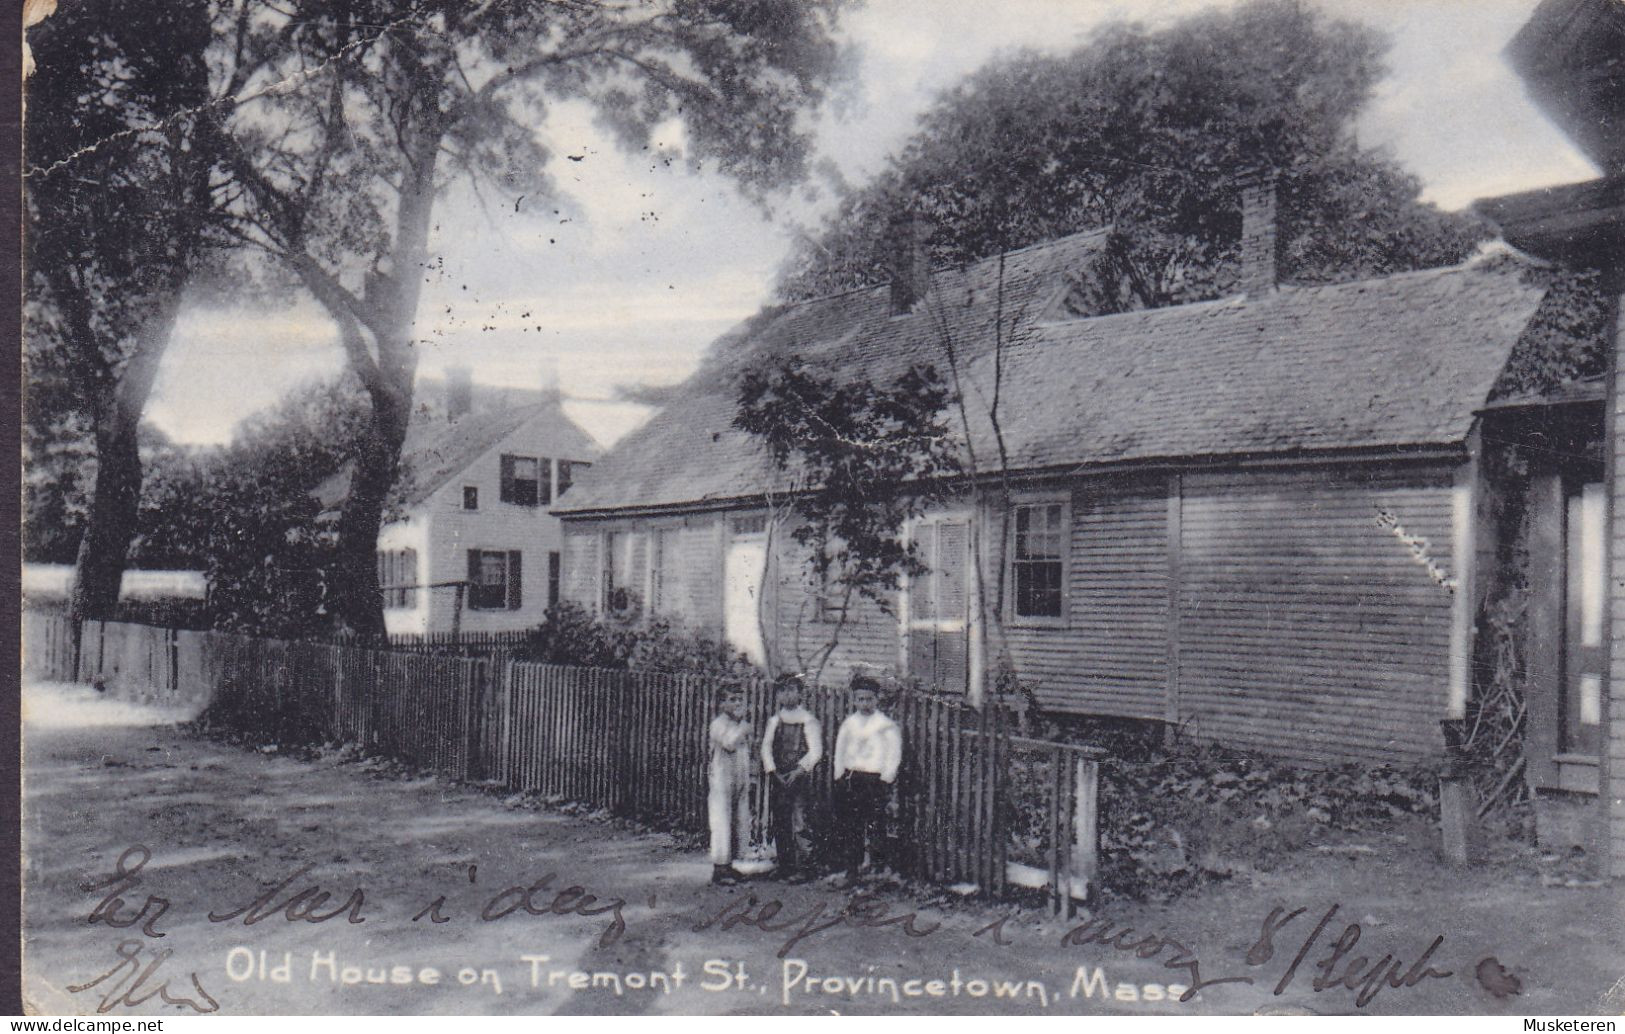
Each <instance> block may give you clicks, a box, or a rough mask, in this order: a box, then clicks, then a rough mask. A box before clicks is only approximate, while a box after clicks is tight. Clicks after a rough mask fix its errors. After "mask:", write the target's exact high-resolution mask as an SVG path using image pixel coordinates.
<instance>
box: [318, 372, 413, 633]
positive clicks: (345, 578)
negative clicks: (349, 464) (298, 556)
mask: <svg viewBox="0 0 1625 1034" xmlns="http://www.w3.org/2000/svg"><path fill="white" fill-rule="evenodd" d="M381 379H382V378H381ZM388 379H389V380H390V381H396V383H388V384H380V385H378V386H377V387H376V388H375V389H374V390H373V391H372V392H371V395H372V419H371V421H370V423H369V424H368V426H367V431H366V434H365V435H364V436H363V438H362V441H361V449H360V451H359V453H358V454H357V456H356V459H355V471H354V473H353V474H352V475H351V477H350V493H349V496H348V498H346V499H345V501H344V512H343V513H342V514H341V515H340V517H339V537H338V547H337V549H338V557H337V564H338V570H337V571H336V572H335V581H336V583H337V584H336V586H335V589H336V596H337V599H336V600H335V603H336V607H337V611H338V619H339V623H340V625H341V626H342V627H344V628H345V629H347V630H349V631H351V632H354V633H356V634H357V635H360V636H364V637H378V636H382V635H383V634H384V600H383V593H382V592H381V591H380V587H379V584H378V562H377V552H378V532H379V530H380V529H381V528H382V527H383V520H384V507H385V504H386V503H387V502H388V501H389V495H390V490H391V489H392V488H393V487H394V485H395V477H396V475H397V474H398V472H399V468H400V458H401V446H402V444H403V443H404V442H405V441H406V423H407V418H408V417H409V416H410V414H411V411H412V380H411V374H410V373H408V374H407V376H406V380H405V383H404V384H401V383H398V379H397V378H388Z"/></svg>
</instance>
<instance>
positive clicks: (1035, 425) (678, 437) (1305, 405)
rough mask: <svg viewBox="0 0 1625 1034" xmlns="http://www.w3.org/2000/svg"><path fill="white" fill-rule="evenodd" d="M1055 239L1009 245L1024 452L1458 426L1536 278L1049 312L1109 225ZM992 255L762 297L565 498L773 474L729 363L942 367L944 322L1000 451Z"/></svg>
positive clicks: (613, 505) (1378, 440)
mask: <svg viewBox="0 0 1625 1034" xmlns="http://www.w3.org/2000/svg"><path fill="white" fill-rule="evenodd" d="M1057 243H1058V244H1062V245H1064V246H1063V247H1061V248H1058V249H1057V248H1054V247H1053V246H1051V247H1048V248H1046V247H1043V246H1041V247H1039V248H1034V249H1027V251H1025V252H1020V253H1013V254H1011V255H1009V256H1007V257H1006V260H1005V271H1006V276H1005V290H1004V291H1003V296H1004V297H1003V300H1002V308H1003V311H1004V313H1005V324H1006V325H1009V323H1010V322H1011V320H1012V314H1014V322H1015V323H1016V331H1015V334H1014V335H1013V338H1007V340H1009V341H1010V344H1009V346H1008V347H1007V348H1006V349H1005V351H1004V368H1003V375H1002V389H1001V391H1002V394H1001V402H1000V414H1001V417H1002V421H1001V422H1002V424H1003V427H1004V431H1005V437H1006V444H1007V446H1008V448H1009V450H1010V455H1011V460H1012V463H1013V465H1014V466H1015V467H1016V468H1017V469H1022V470H1048V469H1054V468H1063V469H1065V468H1069V467H1087V466H1090V465H1099V464H1112V463H1123V462H1149V461H1160V460H1169V461H1187V460H1207V459H1213V458H1217V457H1224V456H1234V455H1241V454H1260V453H1270V454H1278V455H1279V454H1294V453H1302V454H1308V453H1317V452H1321V451H1326V450H1352V449H1360V450H1372V449H1404V448H1413V447H1430V446H1431V447H1447V446H1454V445H1459V444H1460V443H1461V442H1463V441H1464V440H1465V439H1466V437H1467V435H1468V433H1469V431H1470V429H1471V425H1472V421H1473V414H1474V412H1475V410H1477V409H1479V408H1480V407H1482V406H1483V405H1484V403H1485V399H1486V397H1487V396H1488V394H1489V391H1490V388H1491V386H1492V385H1493V384H1494V382H1495V379H1496V376H1497V374H1498V373H1499V372H1500V370H1501V369H1502V367H1503V366H1504V365H1505V363H1506V361H1507V357H1508V354H1509V353H1510V351H1511V349H1512V347H1513V345H1514V343H1515V342H1516V341H1517V339H1518V337H1519V334H1520V333H1521V332H1522V330H1523V328H1524V325H1525V324H1526V323H1527V322H1528V321H1529V319H1530V317H1531V315H1532V314H1533V313H1534V311H1535V309H1536V306H1537V305H1538V303H1539V301H1540V297H1541V294H1542V288H1541V287H1540V286H1539V285H1538V284H1536V283H1534V282H1532V281H1531V280H1530V278H1528V277H1526V276H1525V275H1524V273H1525V269H1524V267H1523V266H1522V264H1521V263H1519V262H1517V261H1514V260H1509V259H1506V258H1499V259H1497V260H1495V261H1494V262H1481V263H1476V264H1475V263H1469V264H1467V265H1463V266H1453V267H1448V268H1443V269H1433V270H1424V271H1421V272H1415V273H1404V274H1398V275H1394V276H1388V277H1382V278H1378V279H1372V280H1363V281H1357V282H1353V283H1346V284H1335V285H1325V286H1312V287H1295V286H1283V287H1281V288H1280V289H1279V290H1277V291H1274V292H1271V293H1269V294H1267V295H1263V296H1260V297H1251V298H1239V297H1238V298H1230V299H1221V300H1218V301H1212V302H1203V303H1198V304H1192V305H1182V306H1175V307H1170V308H1164V309H1152V310H1144V311H1138V312H1130V313H1122V314H1117V315H1110V316H1099V317H1091V318H1071V319H1069V318H1056V317H1057V314H1058V312H1059V311H1060V309H1061V307H1059V306H1057V305H1055V304H1054V302H1055V300H1056V298H1057V297H1058V296H1059V295H1060V293H1062V292H1063V291H1064V290H1065V287H1064V284H1065V280H1066V277H1067V276H1068V275H1069V274H1070V272H1071V270H1072V269H1073V268H1075V267H1076V266H1078V265H1079V264H1081V263H1083V262H1085V261H1086V260H1087V258H1088V253H1089V252H1090V251H1091V250H1092V249H1096V248H1098V245H1099V243H1100V238H1099V237H1098V236H1091V235H1084V236H1082V237H1078V238H1067V239H1066V240H1065V241H1064V242H1057ZM1057 251H1063V252H1066V253H1067V257H1066V258H1061V256H1060V255H1058V254H1056V252H1057ZM997 265H998V264H997V261H996V260H987V261H984V262H980V263H977V264H975V265H973V266H971V267H969V268H967V269H965V270H960V271H957V272H952V273H948V274H938V276H937V277H936V278H935V286H934V297H933V300H932V302H931V303H930V304H928V305H926V306H925V307H923V309H922V310H921V311H918V312H915V313H913V314H910V315H907V316H901V317H892V316H889V315H888V310H887V305H888V302H887V292H886V289H884V288H879V289H870V290H863V291H854V292H849V293H847V294H842V295H836V296H833V297H831V298H824V299H818V300H815V301H811V302H806V303H803V304H801V305H796V306H789V307H783V308H776V309H768V310H764V311H763V312H762V313H761V314H759V315H758V316H757V317H755V318H754V319H752V320H750V321H748V322H746V323H745V324H744V325H743V326H741V327H739V328H737V329H736V330H734V331H733V332H731V333H729V334H728V335H725V336H724V337H723V338H722V339H720V340H719V341H718V342H717V343H716V344H715V345H714V346H713V349H712V352H711V354H710V356H709V357H708V360H707V362H706V363H705V364H704V366H703V367H702V369H701V371H700V373H698V374H696V375H695V377H694V378H693V379H691V381H690V382H689V383H688V384H687V385H685V388H684V390H683V391H682V392H681V393H680V395H679V397H678V398H677V399H676V400H675V401H673V402H672V403H671V404H670V405H668V406H667V407H666V408H665V409H663V410H662V411H661V412H660V413H658V414H656V416H655V417H653V418H652V419H651V420H650V421H649V423H648V424H646V425H645V426H644V427H643V428H641V429H640V430H639V431H637V432H636V433H634V434H633V435H630V436H628V437H627V438H626V439H625V440H623V441H622V442H621V443H620V444H618V445H617V446H616V447H615V448H614V449H612V450H611V451H610V452H609V454H608V455H606V456H605V457H604V458H603V459H602V460H600V461H599V462H598V463H597V464H596V465H595V466H594V467H593V469H592V471H591V472H590V474H589V475H588V476H587V477H586V478H585V479H584V480H583V481H582V482H581V483H580V484H578V485H577V486H576V487H575V488H574V489H572V491H571V493H570V498H569V500H568V504H567V506H564V507H560V508H559V509H558V510H555V512H557V513H564V512H568V513H581V514H586V513H593V512H604V511H609V510H623V509H639V510H641V509H645V508H649V509H658V508H664V507H674V506H685V507H686V506H696V505H706V504H713V503H718V502H721V501H724V500H730V499H747V498H752V497H757V496H760V495H761V494H762V493H763V492H764V491H766V490H767V489H769V488H773V489H780V488H782V487H783V485H782V483H777V482H778V479H777V478H774V477H772V476H771V472H770V470H769V468H768V467H767V464H766V462H765V460H764V457H763V453H762V451H761V449H760V448H759V446H758V445H757V444H756V443H755V442H754V441H752V440H751V439H750V438H749V437H748V436H747V435H745V434H743V433H742V432H739V431H736V430H734V429H733V428H732V426H731V422H732V419H733V413H734V408H735V399H734V391H733V388H732V385H733V384H734V381H733V379H732V378H731V377H730V376H729V375H728V372H729V371H730V370H735V371H736V370H737V369H739V368H740V366H741V365H742V364H743V360H744V359H745V358H748V357H751V356H756V355H762V354H790V353H795V354H799V355H801V356H802V357H803V358H804V359H806V360H808V362H809V363H810V364H811V365H813V366H814V368H815V369H817V368H823V369H831V370H839V371H842V372H846V373H854V374H855V373H860V372H861V373H866V374H869V375H871V376H873V375H876V374H883V373H885V372H886V371H887V370H890V369H897V368H901V367H903V366H906V365H907V363H909V362H935V363H936V364H937V366H938V368H939V370H940V369H944V368H945V366H946V363H945V361H944V351H943V345H942V341H943V332H942V328H943V327H944V326H947V327H948V328H949V332H950V334H951V336H952V337H953V339H954V340H955V344H956V348H958V349H959V352H960V355H961V357H962V358H963V359H965V360H966V367H965V369H966V376H965V379H964V380H965V384H966V387H967V391H966V394H967V397H968V398H970V399H971V400H972V401H971V405H970V406H969V410H970V412H971V415H972V417H973V421H972V437H973V439H974V440H975V441H976V442H977V443H978V445H979V448H980V449H981V450H982V451H981V452H980V453H979V455H983V456H986V455H988V454H989V452H988V450H989V449H990V448H991V439H990V436H991V431H990V430H989V427H988V425H987V421H986V420H985V417H983V418H981V419H976V418H977V417H978V416H979V415H981V414H985V411H986V407H985V403H984V402H982V401H980V400H982V399H985V398H986V397H988V395H989V394H990V387H991V384H992V359H991V339H992V333H991V331H992V326H993V312H994V310H995V309H996V308H999V307H1000V301H999V299H997V298H996V297H995V294H996V292H995V288H996V285H997V281H998V274H997Z"/></svg>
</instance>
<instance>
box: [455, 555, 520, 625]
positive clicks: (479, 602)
mask: <svg viewBox="0 0 1625 1034" xmlns="http://www.w3.org/2000/svg"><path fill="white" fill-rule="evenodd" d="M522 582H523V579H522V571H521V565H520V554H519V551H518V550H517V549H510V550H499V549H471V550H469V551H468V609H469V610H518V609H519V608H520V606H521V605H522V604H523V603H524V593H523V589H522Z"/></svg>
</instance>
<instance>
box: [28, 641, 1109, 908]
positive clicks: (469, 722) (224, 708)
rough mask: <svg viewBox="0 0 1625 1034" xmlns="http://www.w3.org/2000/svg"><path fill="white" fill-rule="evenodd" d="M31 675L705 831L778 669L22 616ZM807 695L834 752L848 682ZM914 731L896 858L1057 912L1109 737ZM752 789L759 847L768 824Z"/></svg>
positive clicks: (953, 703) (953, 713)
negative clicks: (717, 726)
mask: <svg viewBox="0 0 1625 1034" xmlns="http://www.w3.org/2000/svg"><path fill="white" fill-rule="evenodd" d="M23 649H24V670H25V672H26V673H27V674H29V675H30V676H32V677H34V678H38V679H46V680H54V681H64V682H74V681H79V682H90V681H96V682H98V683H99V684H101V685H102V686H103V687H104V688H106V690H107V691H108V692H110V693H113V694H115V695H117V696H120V697H125V698H132V699H141V700H146V701H151V702H156V703H164V704H170V705H174V706H178V707H184V708H187V709H188V710H189V712H190V713H192V714H195V715H196V716H197V717H198V718H199V719H200V720H201V721H203V722H205V723H210V724H213V725H217V726H222V727H228V728H232V729H236V730H240V731H243V732H246V733H249V734H252V735H254V736H255V737H257V738H259V739H261V740H262V741H266V742H275V743H280V744H286V745H298V744H307V745H308V744H322V743H334V742H347V743H353V744H356V745H357V746H358V747H359V748H360V749H361V750H362V751H363V752H364V753H366V754H368V755H374V756H380V757H388V758H393V759H397V760H400V761H403V762H406V763H408V764H411V765H413V766H415V767H418V768H420V769H425V770H431V771H433V772H436V773H438V774H440V775H443V776H445V777H447V778H450V779H454V780H460V781H464V782H469V783H479V784H487V785H493V786H500V787H505V788H507V789H509V790H513V791H523V792H532V793H536V794H538V795H542V796H545V797H549V798H554V799H560V800H571V801H579V802H583V803H586V804H589V805H591V806H594V807H597V808H602V809H605V810H607V811H609V812H610V813H612V814H615V815H619V816H626V817H629V818H633V819H637V820H640V821H643V822H647V823H650V824H653V825H656V826H662V827H668V828H676V829H682V830H689V831H694V832H701V831H703V830H704V829H705V823H706V815H705V795H706V762H707V758H708V750H709V748H708V744H707V727H708V725H709V723H710V721H711V719H712V717H713V716H715V715H716V713H717V710H718V705H719V702H720V696H721V694H722V692H723V691H724V690H725V689H728V688H738V689H740V690H742V691H743V692H744V694H745V699H746V702H747V708H748V715H749V719H750V721H751V723H752V725H753V726H754V727H755V728H756V729H762V728H764V727H765V724H766V720H767V717H768V716H769V714H770V713H771V710H772V707H773V702H772V699H771V697H772V687H771V685H770V684H769V683H767V682H766V681H764V680H757V679H751V680H745V681H743V682H741V681H738V680H734V681H731V682H729V683H728V684H727V685H724V684H723V682H722V680H720V679H718V678H716V677H712V676H701V675H688V674H674V673H665V672H628V671H610V670H604V669H593V668H575V667H563V666H557V665H546V664H531V663H524V662H518V661H513V660H510V659H503V658H489V657H459V656H448V655H443V654H434V653H402V652H397V651H394V650H383V649H365V648H361V647H357V646H347V645H340V644H334V643H320V642H292V641H282V640H272V639H258V638H252V637H249V636H242V635H234V634H229V633H223V632H198V631H190V630H185V629H172V628H160V627H155V626H150V625H136V624H126V623H119V622H97V621H86V622H84V623H83V624H82V628H81V633H80V637H79V643H78V646H77V656H76V650H75V644H74V636H73V629H72V627H71V625H70V624H69V622H68V620H67V619H66V617H65V616H62V615H58V614H44V613H37V612H25V613H24V616H23ZM808 696H809V699H808V700H807V701H806V706H807V707H808V708H809V709H810V710H811V711H812V712H813V713H814V714H815V715H816V716H817V718H818V720H819V721H820V722H821V723H822V725H823V728H824V730H825V739H826V741H827V745H828V747H830V748H833V743H834V730H835V729H836V728H837V727H838V726H839V723H840V721H841V719H842V718H844V717H845V716H846V714H848V713H849V711H850V707H849V700H848V694H847V691H846V690H845V689H844V688H832V687H814V688H812V689H811V690H810V691H809V694H808ZM888 713H889V714H891V716H892V717H893V719H895V720H896V721H897V723H898V725H899V726H900V728H901V730H902V734H903V743H904V752H903V754H904V760H903V766H902V768H901V770H900V772H899V775H898V780H897V790H896V793H895V805H894V810H893V813H892V815H891V817H890V822H889V825H890V835H889V837H888V838H887V846H886V848H885V854H886V857H885V858H883V859H880V860H881V861H884V862H885V863H887V864H890V865H891V866H893V867H894V868H896V869H897V870H898V871H900V872H902V873H904V874H906V875H909V876H911V877H914V878H917V879H922V880H929V881H935V882H941V883H947V884H958V885H965V886H966V887H967V888H969V887H974V888H976V889H977V890H979V891H982V892H985V893H989V894H993V895H998V896H1003V895H1007V894H1008V893H1010V892H1011V891H1014V890H1016V889H1017V888H1028V889H1029V890H1030V891H1037V892H1039V893H1041V894H1043V895H1044V896H1045V898H1046V900H1047V902H1048V903H1049V904H1050V906H1051V907H1052V908H1054V909H1055V910H1056V911H1057V912H1061V911H1065V912H1070V911H1071V910H1072V908H1073V906H1074V904H1075V902H1076V901H1078V900H1081V899H1082V898H1084V897H1085V896H1086V895H1087V893H1088V890H1089V887H1090V885H1091V884H1092V882H1093V880H1094V877H1095V871H1096V842H1097V821H1096V815H1097V797H1098V786H1099V764H1100V759H1101V756H1102V755H1101V752H1100V751H1098V750H1096V749H1094V748H1090V747H1083V746H1078V745H1075V744H1062V743H1051V742H1048V741H1043V740H1035V739H1029V738H1026V737H1023V736H1019V735H1016V734H1015V731H1014V728H1013V725H1014V721H1013V718H1012V716H1011V713H1010V712H1009V711H1008V710H1007V709H1006V708H1004V707H1001V706H997V705H993V706H987V707H982V708H972V707H970V706H967V705H966V704H965V703H964V702H963V701H962V700H960V699H957V698H950V697H945V696H941V695H932V694H921V693H904V694H899V695H898V696H897V697H896V698H895V699H893V700H892V701H890V702H889V703H888ZM815 778H816V781H815V792H814V794H813V796H812V806H811V812H812V823H811V824H812V826H813V828H814V829H815V830H816V829H827V828H828V826H829V803H830V800H831V797H832V786H831V766H830V765H828V764H823V765H820V766H818V769H817V771H816V773H815ZM766 792H767V790H766V786H765V781H762V780H758V781H757V783H756V785H755V787H754V791H753V815H754V818H753V827H754V828H753V842H754V843H757V844H764V845H765V841H766V839H767V838H766V837H765V835H764V831H765V816H766V799H765V794H766Z"/></svg>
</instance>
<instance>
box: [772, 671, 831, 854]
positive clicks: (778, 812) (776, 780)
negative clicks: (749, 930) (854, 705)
mask: <svg viewBox="0 0 1625 1034" xmlns="http://www.w3.org/2000/svg"><path fill="white" fill-rule="evenodd" d="M773 695H774V699H775V702H776V703H777V704H778V710H777V711H776V712H774V714H773V717H771V718H769V719H768V720H767V730H766V731H765V733H764V734H763V736H762V767H763V769H764V770H765V771H766V772H767V776H768V823H769V827H770V831H771V832H772V834H773V846H774V848H775V850H777V852H778V868H777V869H776V870H775V872H774V875H776V876H779V877H781V878H783V879H787V880H789V881H790V882H792V883H806V882H807V881H808V880H811V879H813V877H814V873H812V872H811V871H810V869H809V868H808V862H809V859H808V858H807V853H808V852H807V847H806V845H805V844H804V843H803V837H804V836H805V835H806V828H807V794H808V792H809V790H810V789H811V786H812V782H811V777H812V771H813V769H814V768H816V767H817V765H818V762H819V760H820V759H821V758H823V756H824V734H823V729H822V728H820V727H819V724H818V719H817V718H815V717H813V715H812V712H810V711H808V710H807V709H806V708H804V707H802V706H801V676H800V675H790V674H785V675H780V676H779V677H778V678H777V679H775V680H773Z"/></svg>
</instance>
